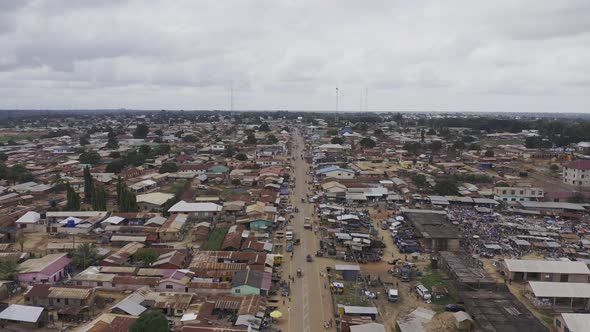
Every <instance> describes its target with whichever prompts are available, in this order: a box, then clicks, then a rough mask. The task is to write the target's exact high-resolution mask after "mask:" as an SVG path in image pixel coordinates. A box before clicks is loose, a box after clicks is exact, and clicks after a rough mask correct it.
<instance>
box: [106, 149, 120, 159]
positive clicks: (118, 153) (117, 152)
mask: <svg viewBox="0 0 590 332" xmlns="http://www.w3.org/2000/svg"><path fill="white" fill-rule="evenodd" d="M109 157H111V158H113V159H117V158H121V152H119V151H113V152H111V153H109Z"/></svg>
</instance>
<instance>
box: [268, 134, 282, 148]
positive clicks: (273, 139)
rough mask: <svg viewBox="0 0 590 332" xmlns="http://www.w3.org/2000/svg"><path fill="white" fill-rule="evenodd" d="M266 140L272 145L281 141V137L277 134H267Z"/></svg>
mask: <svg viewBox="0 0 590 332" xmlns="http://www.w3.org/2000/svg"><path fill="white" fill-rule="evenodd" d="M266 142H267V143H268V144H271V145H272V144H277V143H278V142H279V139H278V138H277V137H276V136H275V135H273V134H270V135H268V136H266Z"/></svg>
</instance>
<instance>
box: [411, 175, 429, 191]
mask: <svg viewBox="0 0 590 332" xmlns="http://www.w3.org/2000/svg"><path fill="white" fill-rule="evenodd" d="M412 182H414V184H416V186H417V187H418V188H423V187H424V186H425V185H426V177H425V176H424V175H422V174H416V175H414V176H412Z"/></svg>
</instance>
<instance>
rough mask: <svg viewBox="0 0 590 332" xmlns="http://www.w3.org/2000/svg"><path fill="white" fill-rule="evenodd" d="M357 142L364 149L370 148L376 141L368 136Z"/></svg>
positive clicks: (375, 144)
mask: <svg viewBox="0 0 590 332" xmlns="http://www.w3.org/2000/svg"><path fill="white" fill-rule="evenodd" d="M359 144H360V145H361V146H362V147H363V148H365V149H372V148H374V147H375V146H377V143H375V141H373V140H372V139H370V138H368V137H365V138H363V139H362V140H361V141H360V142H359Z"/></svg>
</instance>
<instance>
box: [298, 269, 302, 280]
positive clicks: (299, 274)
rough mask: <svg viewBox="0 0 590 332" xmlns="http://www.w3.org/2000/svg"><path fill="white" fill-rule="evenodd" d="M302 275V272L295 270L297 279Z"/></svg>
mask: <svg viewBox="0 0 590 332" xmlns="http://www.w3.org/2000/svg"><path fill="white" fill-rule="evenodd" d="M302 274H303V272H302V271H301V269H297V278H301V275H302Z"/></svg>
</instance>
